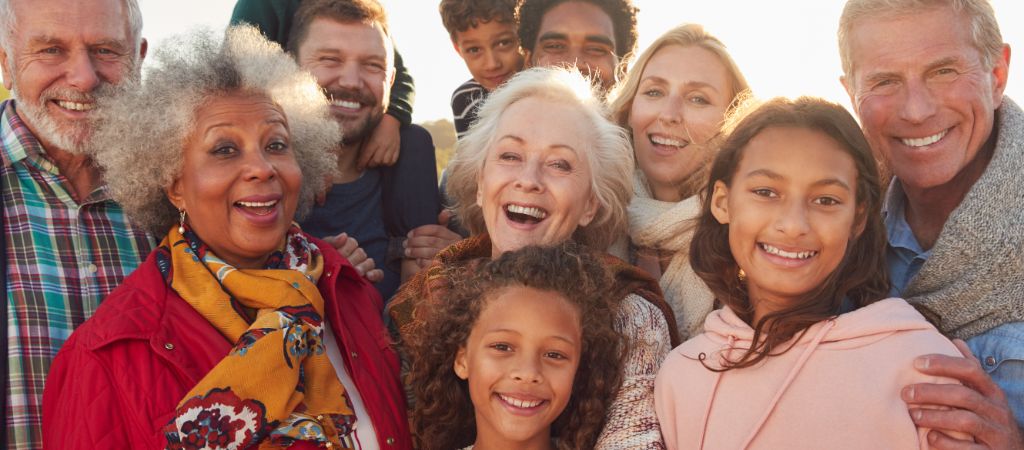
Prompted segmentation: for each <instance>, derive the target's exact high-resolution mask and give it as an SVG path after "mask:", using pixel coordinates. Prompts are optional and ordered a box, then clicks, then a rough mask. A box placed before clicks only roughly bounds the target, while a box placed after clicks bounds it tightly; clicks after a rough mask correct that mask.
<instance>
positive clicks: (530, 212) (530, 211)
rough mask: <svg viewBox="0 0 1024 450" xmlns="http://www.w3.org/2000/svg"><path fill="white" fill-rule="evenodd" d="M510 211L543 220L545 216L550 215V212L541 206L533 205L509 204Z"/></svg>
mask: <svg viewBox="0 0 1024 450" xmlns="http://www.w3.org/2000/svg"><path fill="white" fill-rule="evenodd" d="M508 212H511V213H516V214H524V215H527V216H530V217H533V218H534V219H537V220H543V219H544V218H545V217H547V216H548V213H546V212H544V210H542V209H540V208H533V207H528V206H519V205H508Z"/></svg>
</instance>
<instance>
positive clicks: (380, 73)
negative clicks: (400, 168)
mask: <svg viewBox="0 0 1024 450" xmlns="http://www.w3.org/2000/svg"><path fill="white" fill-rule="evenodd" d="M392 58H393V56H392V53H391V43H390V40H389V39H388V37H387V35H386V34H385V33H384V30H383V29H382V28H381V26H380V24H378V23H376V22H374V23H373V24H367V23H361V22H345V23H343V22H338V21H336V20H333V19H329V18H325V17H318V18H316V19H313V21H312V22H311V23H310V24H309V30H308V32H307V34H306V38H305V40H303V41H302V43H301V44H300V45H299V48H298V56H297V58H296V59H298V62H299V66H300V67H302V68H303V69H306V70H308V71H309V72H310V73H312V74H313V76H315V77H316V81H317V83H319V84H320V86H321V87H322V88H324V92H325V93H326V94H327V96H328V99H329V100H330V101H331V115H332V116H334V118H335V120H337V121H338V123H340V124H341V132H342V140H343V142H344V143H345V144H346V145H347V144H353V143H358V142H360V141H362V140H363V138H365V137H367V136H369V134H370V132H371V131H373V129H374V128H375V127H376V126H377V124H378V123H380V120H381V119H382V118H383V117H384V112H385V111H386V110H387V106H388V105H387V101H388V96H389V95H390V93H391V83H392V82H393V81H394V67H393V62H392Z"/></svg>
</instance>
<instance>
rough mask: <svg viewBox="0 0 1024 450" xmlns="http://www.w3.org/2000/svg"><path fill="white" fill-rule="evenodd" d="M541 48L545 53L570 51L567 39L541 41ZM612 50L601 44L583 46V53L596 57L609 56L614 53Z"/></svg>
mask: <svg viewBox="0 0 1024 450" xmlns="http://www.w3.org/2000/svg"><path fill="white" fill-rule="evenodd" d="M540 48H541V50H543V51H544V52H545V53H553V54H558V53H563V52H566V51H568V50H569V44H568V43H566V42H565V41H545V42H543V43H541V45H540ZM612 51H613V50H612V48H611V47H608V46H605V45H600V44H586V45H584V46H583V54H584V55H587V56H592V57H595V58H600V57H604V56H609V55H611V54H612Z"/></svg>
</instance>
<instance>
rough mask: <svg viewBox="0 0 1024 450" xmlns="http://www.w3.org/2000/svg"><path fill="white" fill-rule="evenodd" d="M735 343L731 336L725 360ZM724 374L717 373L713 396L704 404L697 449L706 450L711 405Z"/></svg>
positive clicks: (726, 346)
mask: <svg viewBox="0 0 1024 450" xmlns="http://www.w3.org/2000/svg"><path fill="white" fill-rule="evenodd" d="M735 343H736V336H732V335H729V343H728V344H726V345H725V347H724V348H722V350H724V351H725V355H724V358H728V357H729V354H730V353H732V351H733V349H734V344H735ZM723 373H724V372H715V381H714V383H712V384H711V395H709V396H708V401H707V403H705V404H704V421H703V422H702V423H701V425H700V442H699V443H698V444H697V448H698V449H701V450H703V449H704V436H707V434H708V419H709V418H710V417H711V405H712V404H713V403H714V401H715V394H716V393H717V392H718V382H719V381H722V374H723Z"/></svg>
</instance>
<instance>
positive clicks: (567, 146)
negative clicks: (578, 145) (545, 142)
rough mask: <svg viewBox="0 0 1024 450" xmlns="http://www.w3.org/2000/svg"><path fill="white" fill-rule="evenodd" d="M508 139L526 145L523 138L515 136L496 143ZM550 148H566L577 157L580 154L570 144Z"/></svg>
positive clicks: (502, 139) (512, 135) (553, 145)
mask: <svg viewBox="0 0 1024 450" xmlns="http://www.w3.org/2000/svg"><path fill="white" fill-rule="evenodd" d="M506 139H508V140H512V141H515V142H516V143H517V144H525V143H526V140H524V139H523V138H521V137H519V136H516V135H514V134H506V135H504V136H502V137H500V138H498V140H497V141H496V142H501V141H504V140H506ZM548 148H564V149H566V150H569V151H571V152H573V154H577V155H578V154H579V152H577V151H576V149H575V148H573V147H572V146H571V145H568V144H552V145H549V146H548Z"/></svg>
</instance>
